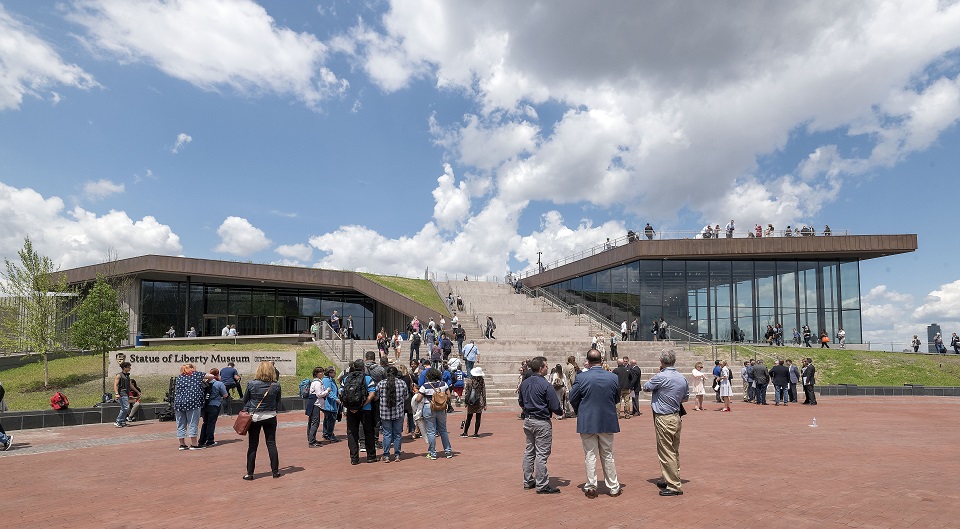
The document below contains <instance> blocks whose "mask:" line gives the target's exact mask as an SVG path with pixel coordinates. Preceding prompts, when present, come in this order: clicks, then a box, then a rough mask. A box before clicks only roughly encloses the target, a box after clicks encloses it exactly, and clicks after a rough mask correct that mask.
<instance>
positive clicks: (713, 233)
mask: <svg viewBox="0 0 960 529" xmlns="http://www.w3.org/2000/svg"><path fill="white" fill-rule="evenodd" d="M736 231H737V225H736V222H734V220H733V219H730V222H728V223H727V224H726V226H724V227H723V228H722V229H721V228H720V225H719V224H715V225H712V226H711V225H710V224H707V225H706V226H704V227H703V228H702V229H701V230H700V234H699V235H698V237H699V238H701V239H719V238H720V236H721V234H722V235H723V237H724V238H727V239H732V238H733V237H734V234H735V232H736ZM820 234H821V235H823V236H824V237H829V236H831V235H833V230H832V229H830V225H829V224H825V225H824V226H823V231H821V232H820ZM781 235H782V236H783V237H815V236H816V235H817V230H816V228H814V227H813V226H812V225H811V226H807V225H806V224H804V225H803V226H800V227H797V228H794V227H792V226H787V228H786V229H785V230H783V232H782V234H781V233H778V232H777V230H776V229H775V228H774V227H773V224H769V223H768V224H767V226H766V227H763V226H762V225H760V224H757V225H756V226H754V227H753V229H752V230H750V229H748V230H747V235H746V236H747V237H749V238H759V237H777V236H781Z"/></svg>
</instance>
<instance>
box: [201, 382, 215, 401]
mask: <svg viewBox="0 0 960 529" xmlns="http://www.w3.org/2000/svg"><path fill="white" fill-rule="evenodd" d="M212 398H213V381H210V380H204V381H203V405H204V406H206V405H208V404H210V399H212Z"/></svg>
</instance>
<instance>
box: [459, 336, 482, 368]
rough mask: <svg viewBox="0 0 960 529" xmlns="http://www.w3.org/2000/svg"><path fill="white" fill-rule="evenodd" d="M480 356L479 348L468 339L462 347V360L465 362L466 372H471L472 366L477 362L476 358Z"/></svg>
mask: <svg viewBox="0 0 960 529" xmlns="http://www.w3.org/2000/svg"><path fill="white" fill-rule="evenodd" d="M479 357H480V349H477V344H476V343H475V342H474V341H473V340H470V343H468V344H467V346H466V347H464V348H463V361H464V363H465V364H466V366H467V367H466V369H467V373H472V372H473V366H474V365H476V363H477V358H479Z"/></svg>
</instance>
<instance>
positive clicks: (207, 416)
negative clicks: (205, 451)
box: [197, 367, 227, 448]
mask: <svg viewBox="0 0 960 529" xmlns="http://www.w3.org/2000/svg"><path fill="white" fill-rule="evenodd" d="M210 374H211V375H213V376H214V377H215V378H214V379H213V380H210V381H208V382H207V385H206V387H204V389H203V393H204V394H203V400H204V405H203V412H202V417H203V427H201V428H200V439H199V442H198V443H197V444H198V446H200V447H201V448H209V447H211V446H217V441H216V440H214V432H216V431H217V418H218V417H220V405H221V404H222V403H223V398H224V397H226V396H227V388H226V386H224V385H223V382H221V381H220V370H219V369H217V368H215V367H214V368H213V369H211V370H210Z"/></svg>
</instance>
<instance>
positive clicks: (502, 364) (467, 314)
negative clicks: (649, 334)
mask: <svg viewBox="0 0 960 529" xmlns="http://www.w3.org/2000/svg"><path fill="white" fill-rule="evenodd" d="M434 284H435V286H436V288H437V291H438V292H440V293H441V297H444V298H445V297H446V293H447V292H453V294H454V297H456V295H457V294H459V295H460V296H461V297H462V298H463V301H464V309H465V310H464V311H460V312H457V316H458V317H459V319H460V324H461V325H462V326H463V328H464V330H465V331H466V334H467V341H470V340H471V339H472V340H475V342H476V345H477V348H478V349H479V350H480V358H479V361H478V362H477V365H479V366H480V367H482V368H483V370H484V372H485V374H486V376H485V380H486V383H487V384H486V385H487V401H488V405H490V406H507V407H516V406H517V402H516V387H517V383H518V380H519V368H520V363H521V362H522V361H523V360H526V359H529V358H532V357H534V356H544V357H546V358H547V359H548V362H549V364H550V366H551V368H552V367H553V366H555V365H556V364H561V365H563V364H565V363H566V359H567V357H568V356H574V357H576V359H577V363H578V365H582V364H583V361H584V357H585V355H586V352H587V351H588V350H589V349H590V343H591V336H592V335H594V334H596V333H597V332H598V330H599V329H597V328H596V327H592V326H591V322H590V320H588V319H586V318H580V317H577V316H571V315H567V314H564V313H562V312H560V311H559V310H557V309H556V308H555V307H553V306H552V305H550V304H548V303H546V302H543V301H541V300H539V299H535V298H529V297H527V296H525V295H521V294H516V293H514V291H513V289H512V288H511V287H509V286H507V285H501V284H497V283H490V282H482V281H463V282H460V281H455V282H435V283H434ZM487 316H492V317H493V320H494V322H495V323H496V325H497V329H496V331H495V332H494V338H495V339H486V338H484V337H483V329H484V325H485V322H486V319H487ZM664 348H668V349H671V350H673V351H674V353H675V354H676V355H677V367H678V368H679V369H680V370H681V371H682V372H685V373H687V374H689V372H690V369H692V367H693V364H694V363H696V362H697V361H703V362H704V364H707V363H708V362H706V361H705V360H704V359H703V358H701V357H698V356H696V355H694V354H692V353H690V352H688V351H686V350H685V349H684V348H683V347H680V346H678V345H677V344H675V343H673V342H669V341H668V342H643V341H640V342H620V344H619V347H618V351H617V352H618V354H619V356H621V357H623V356H629V357H630V358H632V359H636V360H637V365H638V366H639V367H640V369H641V372H642V373H643V375H642V377H641V380H642V381H646V380H648V379H649V378H650V377H651V376H652V375H653V374H654V373H656V372H657V370H658V369H659V367H660V362H659V360H658V355H659V354H660V351H662V350H663V349H664ZM607 354H608V356H609V352H607ZM709 364H710V367H712V366H713V363H712V362H709ZM612 367H616V366H614V365H611V368H612ZM688 376H689V375H688Z"/></svg>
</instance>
